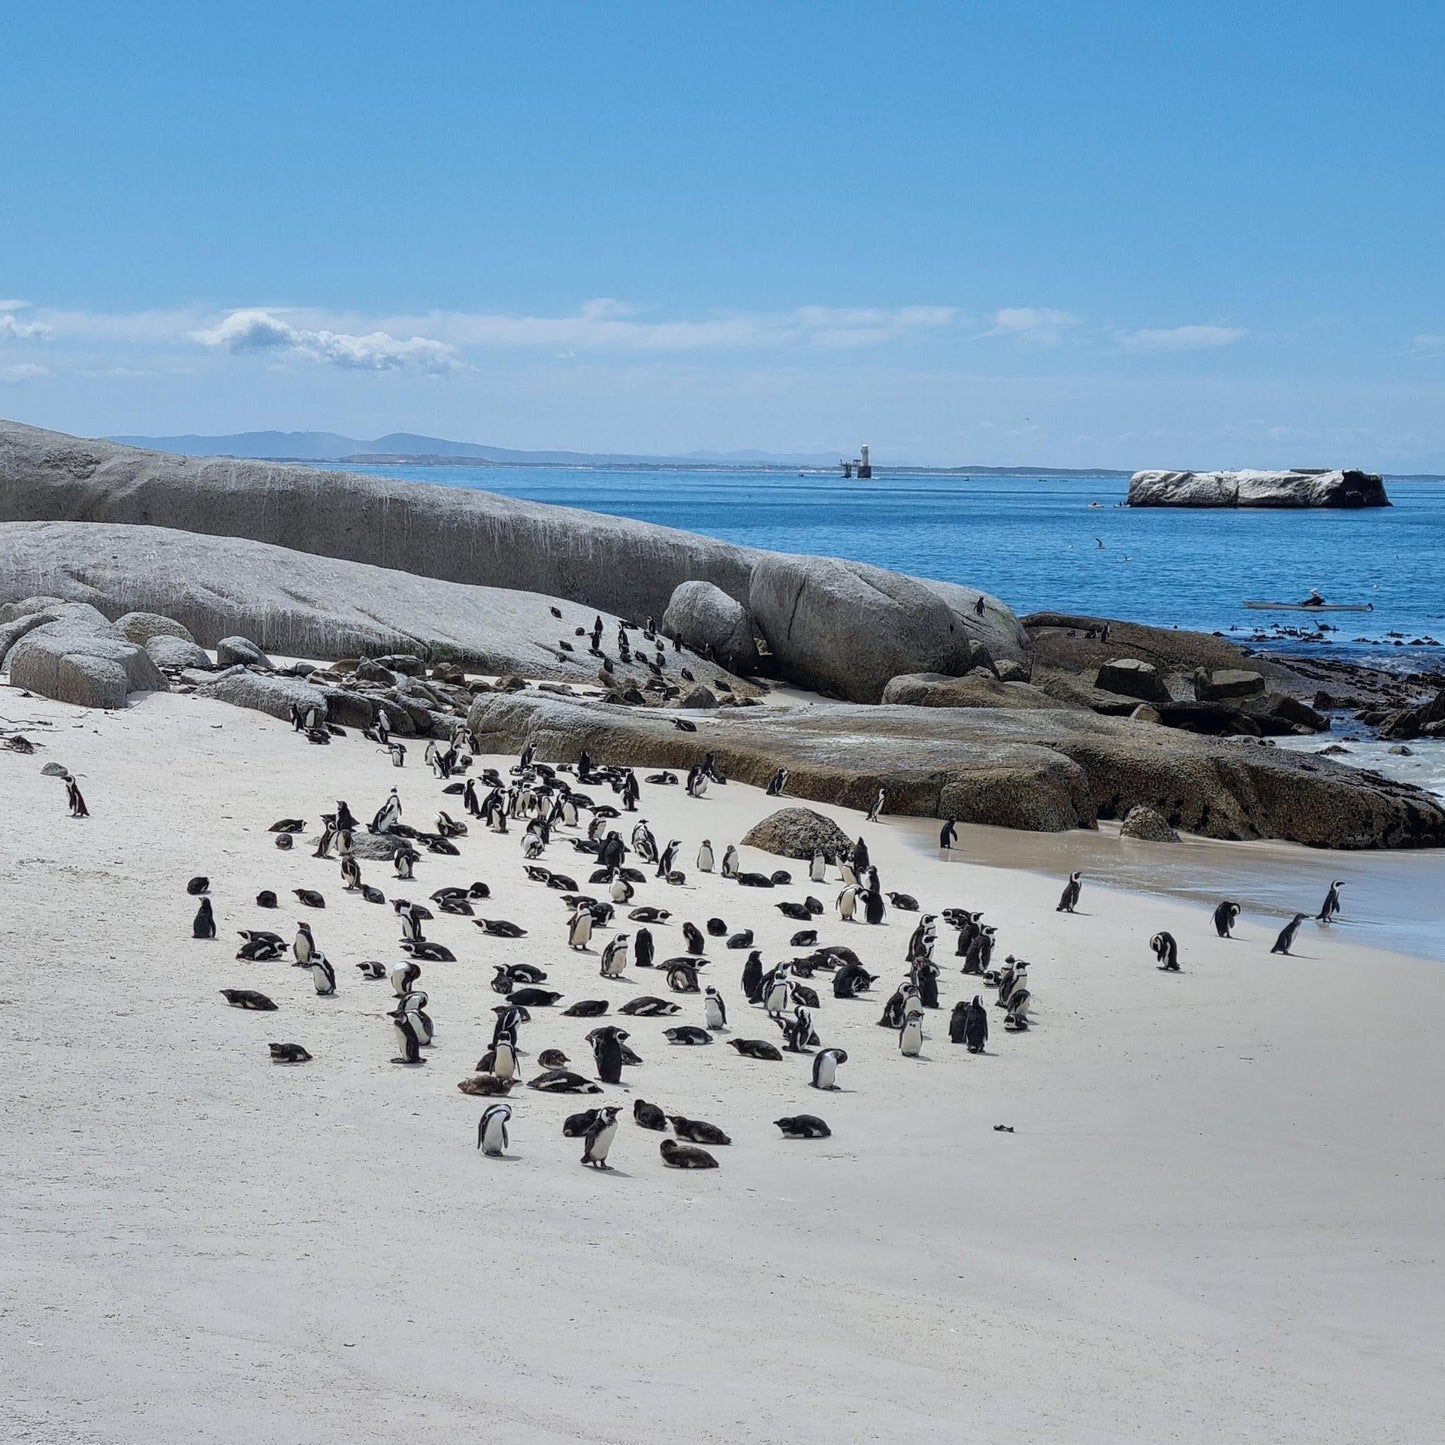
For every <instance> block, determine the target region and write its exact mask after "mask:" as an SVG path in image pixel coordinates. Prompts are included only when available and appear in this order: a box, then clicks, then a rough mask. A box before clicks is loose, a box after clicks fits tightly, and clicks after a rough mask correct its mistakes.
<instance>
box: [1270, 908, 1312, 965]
mask: <svg viewBox="0 0 1445 1445" xmlns="http://www.w3.org/2000/svg"><path fill="white" fill-rule="evenodd" d="M1308 917H1309V914H1308V913H1296V914H1295V916H1294V917H1293V918H1292V919H1290V921H1289V922H1288V923H1286V924H1285V926H1284V927H1283V928H1282V929H1280V933H1279V937H1278V938H1276V939H1275V941H1274V947H1273V948H1271V949H1270V952H1271V953H1282V954H1284V955H1286V957H1287V956H1288V955H1289V951H1290V949H1291V948H1293V947H1294V936H1295V934H1297V933H1298V932H1299V926H1300V924H1301V923H1303V922H1304V921H1305V919H1307V918H1308Z"/></svg>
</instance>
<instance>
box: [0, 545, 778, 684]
mask: <svg viewBox="0 0 1445 1445" xmlns="http://www.w3.org/2000/svg"><path fill="white" fill-rule="evenodd" d="M37 579H39V580H40V581H41V582H42V583H43V584H44V588H45V590H46V591H47V592H48V593H51V594H53V595H52V597H51V599H50V600H51V602H52V604H53V605H56V606H66V605H68V603H67V602H64V601H59V600H58V599H60V598H64V599H68V602H69V603H74V604H77V605H80V604H84V605H87V607H88V608H89V609H90V611H91V613H92V614H93V616H94V617H95V618H97V619H98V620H99V621H102V622H103V621H104V617H103V616H102V612H104V613H107V614H109V615H111V616H118V615H120V614H122V613H129V612H131V611H132V610H135V609H144V610H147V611H150V612H153V613H159V614H163V615H164V616H165V617H166V618H168V619H174V620H175V621H176V622H178V623H180V624H181V625H183V626H184V627H185V628H186V629H187V631H188V632H189V633H190V634H191V635H192V636H193V637H194V638H195V640H196V641H197V642H198V643H200V644H201V645H203V646H207V647H213V648H214V647H216V646H217V644H218V643H219V642H221V640H222V639H225V638H229V637H231V636H234V635H236V634H243V635H244V637H245V639H247V640H248V641H250V642H251V643H252V645H254V646H255V647H257V648H258V649H260V650H261V651H262V652H263V653H266V652H274V653H280V654H282V655H284V656H289V657H315V658H326V659H331V658H339V657H348V658H351V659H353V665H354V660H355V659H356V658H358V657H362V656H373V657H375V658H376V660H377V663H378V665H380V666H382V667H384V668H385V669H386V670H387V671H388V672H416V671H420V670H421V665H420V662H419V660H418V654H424V655H425V656H427V657H429V658H431V659H433V660H445V661H448V662H457V663H461V664H465V665H466V666H467V667H468V668H469V669H474V670H476V671H479V672H487V673H496V674H511V673H517V674H521V675H522V676H525V677H533V678H550V679H554V680H556V681H559V682H573V683H586V684H591V683H594V682H595V681H596V676H597V666H598V661H597V659H596V658H593V657H590V656H589V655H588V654H587V651H586V648H585V646H576V644H577V643H579V642H580V641H581V640H580V639H578V638H576V637H575V631H574V630H575V628H576V627H581V626H584V625H590V623H591V622H592V619H593V617H594V616H595V615H596V614H595V613H594V612H593V611H592V610H590V609H589V610H586V611H584V610H582V609H581V608H578V607H576V606H575V605H572V604H568V603H562V602H558V601H555V600H554V599H552V598H550V597H545V596H542V595H539V594H538V593H535V592H512V591H507V590H504V589H502V588H494V587H466V586H462V585H460V584H459V583H455V582H439V581H437V580H436V579H435V578H431V577H412V576H408V575H407V574H406V573H404V572H393V571H390V570H388V569H387V568H384V567H369V566H366V565H364V564H362V563H360V562H338V561H336V560H334V559H333V558H329V557H313V556H309V555H307V554H305V553H302V552H294V551H290V550H288V549H287V548H285V547H272V546H268V545H266V544H265V543H262V542H249V541H244V540H241V539H238V538H235V537H212V536H201V535H198V534H196V533H192V532H180V531H176V530H174V529H172V528H168V527H145V526H119V525H113V524H107V523H100V522H9V523H0V599H3V598H5V597H8V596H15V597H18V596H20V595H21V594H23V593H31V592H34V591H35V590H36V589H35V583H36V580H37ZM45 600H46V599H44V598H38V599H34V598H32V599H30V601H29V602H27V603H26V604H24V605H26V606H31V605H32V604H34V605H35V606H39V605H41V604H42V603H44V602H45ZM554 606H555V607H556V608H557V610H558V611H559V612H562V613H563V614H564V618H563V620H562V621H559V620H558V619H557V618H555V617H553V616H552V613H551V608H552V607H554ZM97 608H98V609H100V610H99V611H97V610H95V609H97ZM0 610H6V609H0ZM618 622H619V619H618V618H616V617H612V616H609V615H604V616H603V624H604V627H605V638H604V640H605V642H606V645H607V646H609V647H610V646H611V645H612V639H614V638H615V637H616V635H617V626H618ZM562 641H567V642H569V643H571V644H573V645H574V647H575V648H576V650H574V651H572V652H568V651H566V650H564V649H563V648H562V647H561V646H560V643H561V642H562ZM248 655H249V654H248ZM634 657H636V654H634ZM613 663H614V668H615V672H614V674H613V680H616V681H619V682H621V683H623V684H628V683H635V684H637V685H639V686H640V685H641V684H642V683H644V682H646V681H647V680H648V679H649V678H650V677H651V676H652V674H651V673H650V672H649V671H648V670H647V668H646V667H645V666H644V665H643V664H642V663H641V662H640V661H634V662H633V663H631V664H624V663H622V662H621V660H620V659H618V658H617V657H616V655H615V654H613ZM662 666H663V675H664V677H666V678H667V679H668V680H670V681H672V682H678V681H680V673H681V670H682V669H683V668H687V669H688V670H689V671H690V672H692V673H693V674H694V676H696V677H697V678H698V679H699V681H701V682H705V683H711V682H712V681H713V680H714V679H715V678H718V677H721V678H722V679H723V680H724V681H726V682H727V683H728V684H729V686H730V687H731V688H732V691H733V692H734V694H736V695H739V696H749V695H752V694H755V693H756V692H757V691H758V688H757V687H756V686H755V685H754V684H752V683H749V682H747V681H746V680H744V679H742V678H738V677H736V676H732V675H730V674H728V673H726V672H725V671H724V669H722V668H721V667H718V666H715V665H713V664H710V663H708V662H706V661H705V660H704V659H703V658H701V657H699V656H698V655H697V654H696V653H694V652H691V651H687V650H684V651H682V652H674V651H673V649H672V648H670V647H669V648H668V649H667V650H666V652H665V653H664V656H663V663H662Z"/></svg>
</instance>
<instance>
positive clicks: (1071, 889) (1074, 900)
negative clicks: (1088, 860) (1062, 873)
mask: <svg viewBox="0 0 1445 1445" xmlns="http://www.w3.org/2000/svg"><path fill="white" fill-rule="evenodd" d="M1083 886H1084V875H1083V874H1082V873H1070V874H1069V881H1068V882H1067V883H1065V884H1064V891H1063V893H1062V895H1061V896H1060V898H1059V906H1058V907H1057V908H1056V909H1054V912H1055V913H1072V912H1073V911H1074V909H1075V908H1076V907H1077V906H1078V903H1079V894H1080V892H1081V891H1082V890H1083Z"/></svg>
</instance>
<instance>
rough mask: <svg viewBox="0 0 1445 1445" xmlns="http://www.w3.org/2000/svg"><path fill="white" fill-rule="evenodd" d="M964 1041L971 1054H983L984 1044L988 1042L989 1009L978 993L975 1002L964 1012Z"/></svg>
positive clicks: (975, 995) (974, 998) (974, 997)
mask: <svg viewBox="0 0 1445 1445" xmlns="http://www.w3.org/2000/svg"><path fill="white" fill-rule="evenodd" d="M963 1041H964V1043H965V1044H967V1045H968V1051H969V1053H971V1054H981V1053H982V1052H983V1046H984V1045H985V1044H986V1043H987V1042H988V1010H987V1009H986V1008H985V1007H984V1006H983V1000H982V999H981V998H980V997H979V996H978V995H977V994H974V996H973V1002H972V1003H971V1004H969V1006H968V1011H967V1012H966V1013H965V1014H964V1018H963Z"/></svg>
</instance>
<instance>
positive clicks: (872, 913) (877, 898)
mask: <svg viewBox="0 0 1445 1445" xmlns="http://www.w3.org/2000/svg"><path fill="white" fill-rule="evenodd" d="M883 913H884V906H883V889H882V888H881V887H880V886H879V883H878V870H877V869H876V868H870V869H869V870H868V887H867V888H866V889H865V890H864V892H863V917H864V918H865V919H866V920H867V921H868V922H869V923H882V922H883Z"/></svg>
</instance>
